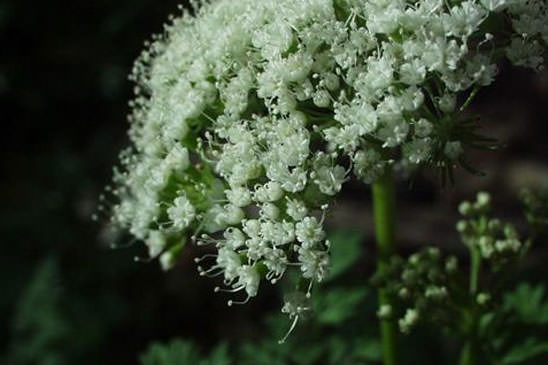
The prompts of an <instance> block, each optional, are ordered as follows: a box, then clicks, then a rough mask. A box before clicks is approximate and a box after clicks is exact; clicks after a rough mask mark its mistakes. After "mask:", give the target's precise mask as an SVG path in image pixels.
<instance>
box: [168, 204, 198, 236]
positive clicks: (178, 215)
mask: <svg viewBox="0 0 548 365" xmlns="http://www.w3.org/2000/svg"><path fill="white" fill-rule="evenodd" d="M167 215H168V216H169V219H170V220H171V222H172V223H173V228H175V229H178V230H183V229H185V228H187V227H188V226H189V225H190V223H192V221H193V220H194V218H195V217H196V210H195V209H194V206H193V205H192V204H191V203H190V201H189V200H188V199H187V198H186V197H185V196H180V197H178V198H175V200H174V201H173V205H172V206H171V207H169V208H168V209H167Z"/></svg>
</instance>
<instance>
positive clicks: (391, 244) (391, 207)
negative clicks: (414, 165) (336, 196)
mask: <svg viewBox="0 0 548 365" xmlns="http://www.w3.org/2000/svg"><path fill="white" fill-rule="evenodd" d="M372 192H373V212H374V219H375V235H376V240H377V252H378V261H377V264H378V270H380V271H382V270H384V268H385V267H386V266H387V265H388V262H389V259H390V257H391V256H392V255H393V254H394V252H395V236H396V219H395V208H396V198H395V195H396V194H395V189H394V178H393V175H392V171H391V170H390V169H387V171H386V173H385V174H384V176H383V177H382V178H380V179H379V180H377V181H376V182H375V183H374V184H373V186H372ZM385 306H388V307H389V308H391V307H392V303H391V300H390V297H389V296H388V293H387V292H386V290H385V289H380V290H379V307H380V308H382V307H385ZM380 325H381V326H380V327H381V342H382V356H383V363H384V365H396V364H398V355H399V353H398V328H397V325H396V322H395V321H394V320H392V319H381V324H380Z"/></svg>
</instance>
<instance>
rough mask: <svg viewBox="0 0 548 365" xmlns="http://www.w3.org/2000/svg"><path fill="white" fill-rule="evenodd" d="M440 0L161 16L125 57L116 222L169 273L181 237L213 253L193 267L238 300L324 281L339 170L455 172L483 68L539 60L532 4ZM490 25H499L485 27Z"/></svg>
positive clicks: (232, 5)
mask: <svg viewBox="0 0 548 365" xmlns="http://www.w3.org/2000/svg"><path fill="white" fill-rule="evenodd" d="M454 3H456V5H452V6H450V5H449V3H448V2H446V1H442V0H418V1H417V0H408V1H406V0H395V1H373V0H369V1H353V0H307V1H294V0H276V1H270V0H261V1H259V0H240V1H229V0H216V1H201V2H200V6H199V7H197V9H195V10H196V14H195V15H194V16H191V15H190V14H189V13H188V12H187V11H186V10H185V11H183V15H182V16H180V17H173V20H172V22H171V23H170V24H167V25H166V26H165V33H164V34H163V35H162V36H158V37H155V38H154V39H153V41H152V42H151V43H150V44H148V46H147V49H146V50H145V51H144V52H143V53H142V55H141V56H140V58H139V59H138V61H137V62H136V63H135V67H134V70H133V74H132V77H131V78H132V80H133V81H135V83H136V87H135V95H136V96H135V98H134V100H133V101H132V103H131V107H132V113H131V115H130V117H129V120H130V122H131V128H130V131H129V135H130V138H131V141H132V147H130V148H129V149H128V150H126V151H124V152H123V153H122V155H121V168H120V169H118V170H116V172H115V177H114V180H115V185H116V188H114V189H113V193H114V194H115V195H116V196H117V199H118V204H117V205H116V206H115V207H114V209H113V211H112V221H113V223H114V224H115V225H117V226H119V227H121V228H124V229H127V230H129V232H131V234H132V235H134V236H135V237H136V238H137V239H140V240H143V241H144V242H145V243H146V244H147V246H148V248H149V253H150V256H151V257H157V256H160V258H161V261H162V263H163V264H164V267H166V268H169V267H171V266H172V265H173V263H174V262H175V261H176V256H177V254H178V253H179V252H180V247H181V246H182V243H181V242H182V241H183V240H184V239H185V237H191V238H192V239H193V240H194V241H195V242H196V243H198V244H203V245H211V246H212V247H213V248H214V250H215V251H216V253H214V254H211V255H206V256H205V257H204V258H202V259H198V261H199V262H200V263H201V266H200V272H201V273H202V274H203V275H208V276H222V277H223V278H224V284H225V286H226V287H227V288H226V289H222V290H224V291H230V292H240V291H241V292H245V295H246V298H245V300H243V301H241V302H242V303H243V302H247V300H249V299H250V298H252V297H254V296H256V295H257V293H258V289H259V287H260V282H261V280H262V279H267V280H268V281H270V282H272V283H275V282H277V281H278V280H280V279H281V278H282V277H283V276H284V273H285V272H286V271H287V270H288V269H291V268H297V269H299V270H300V272H301V274H302V277H303V278H304V279H305V280H307V281H308V282H309V283H310V286H311V285H312V283H314V282H320V281H322V280H323V279H324V278H325V276H326V275H327V273H328V266H329V242H327V241H326V239H325V232H324V229H323V218H324V215H325V210H326V208H327V206H328V205H327V204H329V203H330V202H331V201H332V200H333V199H334V197H335V196H336V195H337V193H339V191H340V190H341V189H342V187H343V185H344V183H345V182H346V181H347V180H348V179H349V178H350V175H351V173H353V174H354V175H355V176H356V177H357V178H358V179H360V180H362V181H364V182H366V183H372V182H374V181H375V180H376V179H378V178H379V177H380V176H382V175H383V173H384V172H385V170H386V169H389V168H394V167H398V168H400V169H404V168H405V169H410V168H413V167H415V166H418V165H420V164H430V165H434V166H438V167H442V168H453V167H454V166H455V165H456V164H458V163H459V162H461V161H462V159H463V155H464V153H465V151H466V148H467V147H468V146H469V145H472V146H473V145H477V144H478V140H477V139H476V137H477V135H476V134H474V133H473V128H475V126H473V127H470V128H469V127H468V126H469V125H470V123H469V122H466V121H465V122H462V123H461V121H460V119H459V118H460V112H461V111H462V109H464V108H465V107H466V106H467V105H468V103H469V100H471V97H473V95H475V93H476V92H477V89H478V88H480V87H483V86H486V85H488V84H490V83H492V82H493V81H494V79H495V76H496V73H497V67H496V65H497V62H498V61H499V60H500V59H501V58H503V57H506V58H507V59H508V60H510V62H512V63H513V64H515V65H518V66H524V67H530V68H533V69H537V70H538V69H540V68H541V67H542V63H543V60H544V59H543V52H544V51H545V49H546V42H547V41H548V25H547V24H548V17H547V7H546V5H545V3H544V2H543V1H540V0H539V1H534V0H531V1H526V2H519V1H510V0H496V1H495V0H468V1H462V2H454ZM491 17H493V18H497V17H499V18H500V17H503V18H506V19H509V20H510V22H509V26H511V29H508V32H502V31H500V29H499V30H497V29H494V30H489V29H486V28H488V27H487V26H484V25H485V24H487V22H486V20H487V19H488V18H491ZM510 23H511V24H510ZM532 24H534V26H533V25H532ZM488 31H490V32H488ZM500 51H502V52H500ZM457 94H464V95H465V96H470V97H469V98H465V99H467V101H466V102H464V103H461V102H460V101H459V100H460V99H459V98H457ZM513 239H514V238H513V236H512V234H510V233H508V234H507V235H506V239H505V241H500V242H499V241H497V242H494V243H493V244H490V243H489V244H488V243H485V244H482V243H480V242H478V245H480V246H482V245H483V246H485V247H486V249H487V247H491V248H492V249H493V250H495V251H497V252H499V251H501V252H502V251H507V250H512V249H513V244H515V242H514V241H512V240H513ZM483 246H482V247H483ZM499 246H500V247H499ZM503 246H504V247H503ZM174 247H176V248H177V249H174ZM487 254H488V252H487V251H485V252H484V255H487ZM210 259H211V260H210ZM207 261H212V262H211V263H210V264H209V265H210V266H209V267H204V266H205V265H206V262H207ZM217 290H219V291H221V288H219V289H217ZM431 294H432V295H434V296H436V295H438V294H439V293H438V292H435V291H434V289H432V290H431ZM230 303H240V302H237V301H230ZM305 307H306V306H305ZM305 307H303V306H297V307H296V308H297V310H296V311H295V310H289V313H290V316H292V317H294V318H295V319H296V318H298V316H299V313H300V312H299V308H300V310H304V309H303V308H305ZM284 308H285V307H284ZM415 317H416V315H415V314H414V313H413V312H410V313H409V314H408V315H406V317H405V318H404V322H402V326H403V327H405V328H407V327H409V326H411V325H412V324H413V323H414V322H415ZM295 323H296V321H295Z"/></svg>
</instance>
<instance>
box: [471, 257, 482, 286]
mask: <svg viewBox="0 0 548 365" xmlns="http://www.w3.org/2000/svg"><path fill="white" fill-rule="evenodd" d="M480 270H481V253H480V251H479V249H478V248H477V247H470V295H472V296H473V297H474V296H475V295H476V294H477V293H478V281H479V274H480Z"/></svg>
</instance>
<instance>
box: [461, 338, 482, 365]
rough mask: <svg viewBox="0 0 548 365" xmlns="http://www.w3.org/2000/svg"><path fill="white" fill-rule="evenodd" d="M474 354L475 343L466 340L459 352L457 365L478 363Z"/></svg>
mask: <svg viewBox="0 0 548 365" xmlns="http://www.w3.org/2000/svg"><path fill="white" fill-rule="evenodd" d="M476 355H477V349H476V345H475V343H474V342H472V341H470V340H469V341H466V343H465V344H464V346H463V348H462V350H461V353H460V361H459V365H476V364H477V363H478V361H477V357H476Z"/></svg>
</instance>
